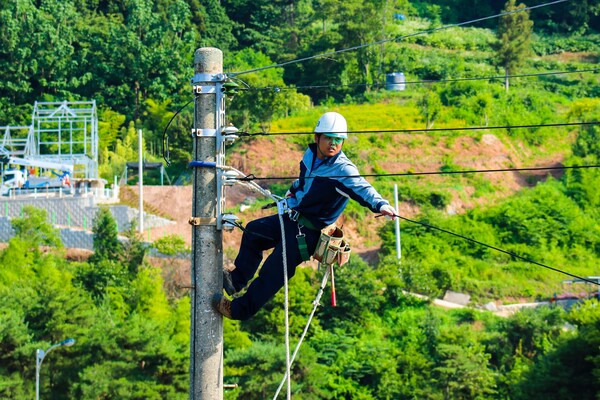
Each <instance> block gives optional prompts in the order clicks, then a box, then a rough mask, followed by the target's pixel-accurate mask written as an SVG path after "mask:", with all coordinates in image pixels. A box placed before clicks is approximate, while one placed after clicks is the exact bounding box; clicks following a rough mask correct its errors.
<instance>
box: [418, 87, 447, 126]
mask: <svg viewBox="0 0 600 400" xmlns="http://www.w3.org/2000/svg"><path fill="white" fill-rule="evenodd" d="M417 106H418V107H419V111H421V115H422V116H423V118H424V119H425V128H426V129H429V128H432V127H433V124H434V123H435V120H436V118H437V117H438V116H439V115H440V113H441V112H442V101H441V100H440V96H439V95H438V94H437V92H435V91H434V90H428V91H427V92H426V93H425V94H424V95H423V96H422V97H421V98H420V99H419V100H418V101H417Z"/></svg>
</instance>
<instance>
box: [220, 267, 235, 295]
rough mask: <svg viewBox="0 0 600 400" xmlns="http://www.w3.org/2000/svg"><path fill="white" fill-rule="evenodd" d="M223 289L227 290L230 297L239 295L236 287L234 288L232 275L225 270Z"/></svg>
mask: <svg viewBox="0 0 600 400" xmlns="http://www.w3.org/2000/svg"><path fill="white" fill-rule="evenodd" d="M223 289H225V293H227V294H228V295H230V296H233V295H234V294H235V293H237V290H235V286H233V281H232V280H231V273H230V272H229V271H227V270H226V269H224V270H223Z"/></svg>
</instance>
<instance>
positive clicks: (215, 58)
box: [194, 47, 223, 74]
mask: <svg viewBox="0 0 600 400" xmlns="http://www.w3.org/2000/svg"><path fill="white" fill-rule="evenodd" d="M222 72H223V52H222V51H221V50H219V49H217V48H215V47H201V48H199V49H197V50H196V51H195V52H194V73H208V74H220V73H222Z"/></svg>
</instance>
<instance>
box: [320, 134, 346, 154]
mask: <svg viewBox="0 0 600 400" xmlns="http://www.w3.org/2000/svg"><path fill="white" fill-rule="evenodd" d="M315 143H316V144H317V147H318V148H319V152H318V154H317V157H319V158H321V159H322V158H325V157H333V156H335V155H336V154H337V153H339V152H340V151H341V150H342V144H343V143H344V139H340V138H332V137H329V136H325V135H321V136H319V135H315Z"/></svg>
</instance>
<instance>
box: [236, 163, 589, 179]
mask: <svg viewBox="0 0 600 400" xmlns="http://www.w3.org/2000/svg"><path fill="white" fill-rule="evenodd" d="M588 168H600V165H561V166H554V167H524V168H497V169H471V170H460V171H425V172H397V173H388V174H359V175H337V176H319V175H315V176H305V177H302V179H318V178H325V179H343V178H360V177H363V178H369V177H377V178H379V177H392V176H420V175H460V174H476V173H494V172H519V171H552V170H566V169H588ZM235 179H236V180H239V181H243V182H246V181H247V182H249V181H254V180H260V181H268V180H295V179H298V177H297V176H255V175H254V174H249V175H246V176H244V177H242V178H235Z"/></svg>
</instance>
